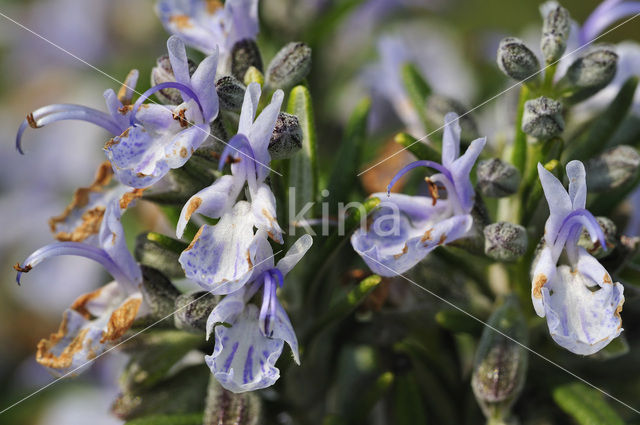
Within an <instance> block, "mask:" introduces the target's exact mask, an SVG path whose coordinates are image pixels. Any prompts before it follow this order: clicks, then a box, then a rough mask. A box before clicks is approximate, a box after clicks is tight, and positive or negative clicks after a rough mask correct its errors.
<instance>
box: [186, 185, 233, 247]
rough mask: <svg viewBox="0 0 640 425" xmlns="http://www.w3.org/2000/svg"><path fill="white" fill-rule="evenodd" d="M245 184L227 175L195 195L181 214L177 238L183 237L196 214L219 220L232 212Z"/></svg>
mask: <svg viewBox="0 0 640 425" xmlns="http://www.w3.org/2000/svg"><path fill="white" fill-rule="evenodd" d="M243 184H244V182H240V184H238V182H237V178H235V177H234V176H230V175H225V176H222V177H220V178H219V179H217V180H216V181H215V182H213V184H212V185H211V186H209V187H206V188H204V189H202V190H201V191H200V192H198V193H196V194H195V195H193V196H192V197H191V198H190V199H189V201H188V202H187V203H186V204H185V205H184V207H183V208H182V211H181V212H180V218H179V219H178V223H177V225H176V236H177V237H178V238H181V237H182V234H183V233H184V229H185V227H186V226H187V223H188V222H189V220H190V219H191V217H192V216H193V214H195V213H196V212H197V213H199V214H202V215H205V216H207V217H210V218H218V217H220V216H222V215H223V214H224V213H225V212H226V211H228V210H230V209H231V206H232V205H233V203H234V202H235V200H236V198H237V197H238V195H239V194H240V190H241V188H242V185H243Z"/></svg>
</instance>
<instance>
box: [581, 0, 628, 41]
mask: <svg viewBox="0 0 640 425" xmlns="http://www.w3.org/2000/svg"><path fill="white" fill-rule="evenodd" d="M638 13H640V2H638V1H627V2H620V1H616V0H613V1H605V2H603V3H602V4H601V5H600V6H599V7H598V8H596V10H594V11H593V13H592V14H591V15H590V16H589V18H588V19H587V20H586V21H585V23H584V25H583V26H582V28H581V30H580V43H581V44H586V43H588V42H590V41H592V40H593V39H594V38H596V37H598V36H599V35H600V34H602V32H603V31H604V30H606V29H607V28H608V27H610V26H611V25H612V24H613V23H615V22H617V21H619V20H621V19H624V18H627V17H631V16H634V15H636V14H638Z"/></svg>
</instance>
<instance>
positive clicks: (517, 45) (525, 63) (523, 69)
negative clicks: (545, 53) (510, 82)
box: [497, 37, 540, 81]
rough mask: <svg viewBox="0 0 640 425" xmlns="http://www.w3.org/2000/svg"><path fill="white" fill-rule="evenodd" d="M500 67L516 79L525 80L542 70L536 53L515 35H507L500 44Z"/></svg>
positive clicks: (498, 60) (498, 59)
mask: <svg viewBox="0 0 640 425" xmlns="http://www.w3.org/2000/svg"><path fill="white" fill-rule="evenodd" d="M497 62H498V67H499V68H500V70H501V71H502V72H504V73H505V74H506V75H507V76H509V77H511V78H513V79H514V80H518V81H521V80H524V79H527V78H529V77H530V76H531V75H533V74H535V73H536V72H538V71H539V70H540V63H539V62H538V58H536V55H535V54H534V53H533V52H532V51H531V50H530V49H529V48H528V47H527V46H526V45H525V44H524V41H522V40H520V39H519V38H515V37H507V38H505V39H503V40H502V41H501V42H500V45H499V46H498V58H497Z"/></svg>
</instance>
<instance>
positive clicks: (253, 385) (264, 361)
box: [205, 304, 284, 393]
mask: <svg viewBox="0 0 640 425" xmlns="http://www.w3.org/2000/svg"><path fill="white" fill-rule="evenodd" d="M231 325H232V326H231V327H230V328H227V327H224V326H218V327H216V328H215V346H214V350H213V353H212V354H211V355H210V356H206V357H205V361H206V363H207V365H208V366H209V368H210V369H211V372H212V373H213V375H214V377H215V378H216V380H217V381H218V382H219V383H220V385H222V386H223V387H224V388H225V389H227V390H229V391H232V392H234V393H242V392H246V391H254V390H258V389H261V388H266V387H269V386H271V385H273V384H274V383H275V382H276V381H277V380H278V378H279V377H280V371H279V370H278V368H276V367H275V363H276V361H277V360H278V358H279V357H280V354H281V353H282V348H283V346H284V342H283V340H282V339H278V338H266V337H265V336H264V335H263V334H262V331H261V330H260V326H259V323H258V308H257V307H256V306H255V305H253V304H248V305H247V306H246V307H245V308H244V310H243V311H242V314H240V315H238V316H237V317H236V318H235V320H234V322H233V323H232V324H231ZM276 329H277V328H276Z"/></svg>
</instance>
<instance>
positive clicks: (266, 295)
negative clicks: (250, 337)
mask: <svg viewBox="0 0 640 425" xmlns="http://www.w3.org/2000/svg"><path fill="white" fill-rule="evenodd" d="M262 279H264V283H263V285H262V305H261V306H260V315H259V316H258V321H259V322H260V330H261V331H262V334H263V335H264V336H266V337H267V338H271V336H272V335H273V325H274V322H275V302H277V299H278V298H277V296H276V288H277V287H278V286H277V284H276V282H274V280H273V276H272V275H271V273H270V271H269V270H268V271H267V272H266V273H264V274H263V275H262Z"/></svg>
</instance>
